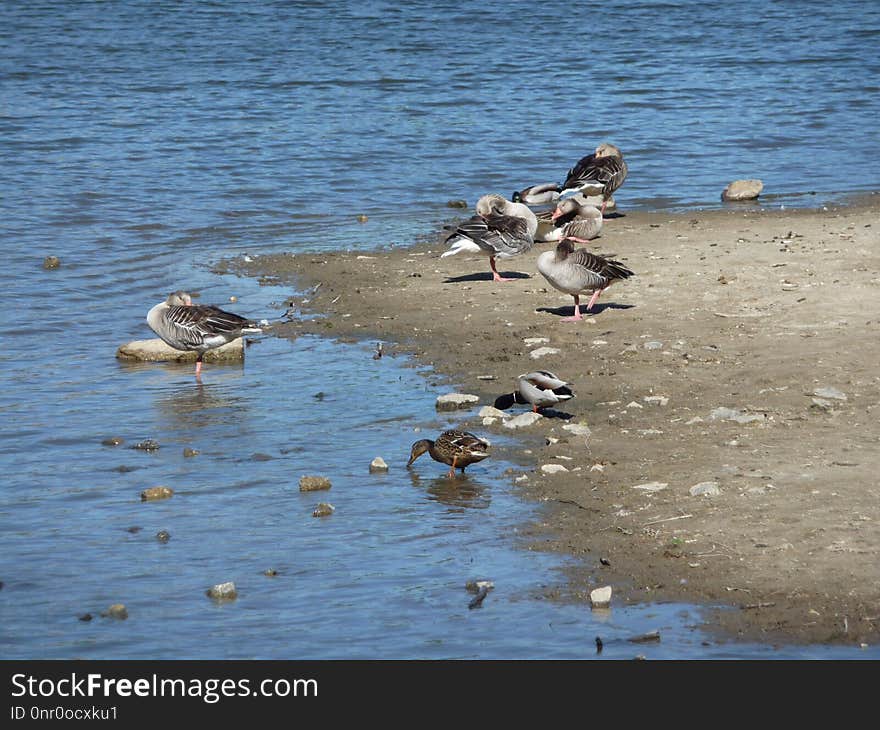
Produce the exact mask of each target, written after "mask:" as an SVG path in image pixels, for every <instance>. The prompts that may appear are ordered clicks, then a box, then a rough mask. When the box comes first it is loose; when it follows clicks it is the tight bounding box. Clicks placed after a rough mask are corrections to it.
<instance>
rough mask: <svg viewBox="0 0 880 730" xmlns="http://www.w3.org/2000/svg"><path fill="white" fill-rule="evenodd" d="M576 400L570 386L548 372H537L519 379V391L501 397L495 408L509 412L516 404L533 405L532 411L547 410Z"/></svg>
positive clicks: (498, 398) (496, 401)
mask: <svg viewBox="0 0 880 730" xmlns="http://www.w3.org/2000/svg"><path fill="white" fill-rule="evenodd" d="M572 398H574V393H572V392H571V388H570V387H569V384H568V383H566V382H565V381H564V380H562V379H560V378H558V377H557V376H556V375H554V374H553V373H551V372H549V371H547V370H535V371H534V372H532V373H526V374H524V375H520V376H519V377H518V378H517V389H516V390H515V391H513V393H507V394H505V395H499V396H498V397H497V398H496V399H495V407H496V408H498V409H499V410H502V411H504V410H507V409H508V408H510V406H512V405H513V404H514V403H531V405H532V410H533V411H534V412H535V413H537V412H538V409H539V408H547V406H553V405H556V404H557V403H562V402H563V401H567V400H570V399H572Z"/></svg>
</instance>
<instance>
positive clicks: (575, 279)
mask: <svg viewBox="0 0 880 730" xmlns="http://www.w3.org/2000/svg"><path fill="white" fill-rule="evenodd" d="M538 271H540V272H541V275H542V276H543V277H544V278H545V279H546V280H547V281H548V282H549V283H550V285H551V286H552V287H554V288H555V289H558V290H559V291H561V292H565V293H566V294H571V295H572V296H573V297H574V316H573V317H565V318H563V320H562V321H563V322H577V321H578V320H581V319H583V316H582V315H581V310H580V295H581V294H583V293H586V292H590V291H591V292H593V296H592V297H591V298H590V303H589V304H588V305H587V311H588V312H589V311H590V310H591V309H592V308H593V305H594V304H595V303H596V300H597V299H598V298H599V295H600V294H601V293H602V292H603V291H605V289H607V288H608V287H609V286H611V285H612V284H613V283H614V282H615V281H620V280H623V279H627V278H629V277H630V276H635V274H633V272H632V271H630V270H629V269H627V268H626V267H625V266H624V265H623V264H622V263H620V262H619V261H611V260H609V259H606V258H603V257H602V256H597V255H596V254H593V253H590V252H589V251H587V250H586V249H585V248H578V249H576V248H575V247H574V242H573V241H572V240H571V239H570V238H566V239H563V240H562V241H560V242H559V243H558V244H557V245H556V249H555V250H554V251H545V252H544V253H542V254H541V255H540V256H539V257H538Z"/></svg>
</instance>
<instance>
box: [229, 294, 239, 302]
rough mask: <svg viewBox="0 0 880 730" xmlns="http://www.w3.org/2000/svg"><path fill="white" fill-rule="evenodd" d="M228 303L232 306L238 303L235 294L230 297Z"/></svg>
mask: <svg viewBox="0 0 880 730" xmlns="http://www.w3.org/2000/svg"><path fill="white" fill-rule="evenodd" d="M229 301H230V302H231V303H232V304H235V303H236V302H237V301H238V297H237V296H235V294H233V295H232V296H231V297H229Z"/></svg>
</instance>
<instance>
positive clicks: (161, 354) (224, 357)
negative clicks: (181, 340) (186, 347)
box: [116, 337, 244, 362]
mask: <svg viewBox="0 0 880 730" xmlns="http://www.w3.org/2000/svg"><path fill="white" fill-rule="evenodd" d="M197 357H198V353H195V352H185V351H183V350H175V349H174V348H173V347H171V346H170V345H166V344H165V342H164V341H162V340H160V339H159V338H158V337H157V338H155V339H152V340H133V341H132V342H127V343H126V344H124V345H120V346H119V349H117V350H116V358H117V359H119V360H135V361H139V362H195V361H196V358H197ZM202 360H203V361H204V362H235V361H238V360H244V340H242V338H241V337H239V338H237V339H235V340H233V341H232V342H227V343H226V344H225V345H222V346H221V347H218V348H216V349H214V350H208V351H207V352H206V353H205V356H204V357H203V358H202Z"/></svg>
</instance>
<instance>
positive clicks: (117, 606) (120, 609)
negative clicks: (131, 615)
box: [102, 603, 128, 621]
mask: <svg viewBox="0 0 880 730" xmlns="http://www.w3.org/2000/svg"><path fill="white" fill-rule="evenodd" d="M102 615H103V616H106V617H108V618H115V619H119V620H120V621H125V619H127V618H128V609H127V608H126V607H125V604H123V603H114V604H113V605H112V606H110V608H108V609H107V611H106V613H104V614H102Z"/></svg>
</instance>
